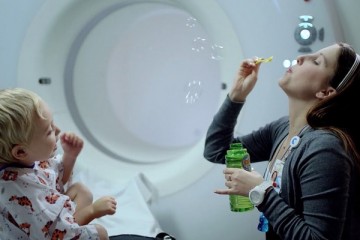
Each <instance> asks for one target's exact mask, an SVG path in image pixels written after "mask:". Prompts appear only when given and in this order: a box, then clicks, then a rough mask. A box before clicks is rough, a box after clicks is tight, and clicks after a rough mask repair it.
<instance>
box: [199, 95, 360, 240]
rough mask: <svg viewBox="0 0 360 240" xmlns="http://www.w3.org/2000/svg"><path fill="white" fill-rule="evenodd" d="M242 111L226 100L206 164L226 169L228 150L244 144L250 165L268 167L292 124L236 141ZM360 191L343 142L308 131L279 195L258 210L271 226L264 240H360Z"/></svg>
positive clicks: (283, 122) (211, 137)
mask: <svg viewBox="0 0 360 240" xmlns="http://www.w3.org/2000/svg"><path fill="white" fill-rule="evenodd" d="M242 106H243V104H242V103H234V102H232V101H231V100H230V99H229V98H228V97H227V98H226V100H225V101H224V103H223V104H222V106H221V108H220V109H219V111H218V112H217V114H216V115H215V117H214V119H213V121H212V123H211V125H210V127H209V129H208V132H207V136H206V141H205V149H204V157H205V158H206V159H207V160H209V161H211V162H214V163H222V164H224V163H225V158H224V156H225V154H226V150H227V149H228V148H229V144H230V143H232V142H241V143H242V144H243V145H244V147H246V148H247V150H248V152H249V154H250V157H251V162H253V163H255V162H260V161H268V160H269V159H271V157H272V156H273V154H274V152H275V150H276V148H277V147H278V145H279V144H280V142H281V141H282V140H283V139H284V138H285V136H286V135H287V133H288V127H289V120H288V117H282V118H280V119H278V120H276V121H274V122H271V123H269V124H267V125H265V126H264V127H262V128H260V129H258V130H257V131H254V132H252V133H251V134H248V135H246V136H242V137H234V136H233V134H234V128H235V125H236V122H237V117H238V115H239V113H240V110H241V108H242ZM359 191H360V188H359V175H358V174H357V171H356V170H355V167H354V162H353V160H352V159H351V158H349V156H348V155H347V154H346V152H345V151H344V148H343V145H342V142H341V140H340V139H339V138H337V137H336V136H335V135H334V134H332V133H331V132H329V131H325V130H314V129H312V128H309V129H308V130H306V131H305V132H304V133H303V134H302V136H301V140H300V144H299V145H298V146H297V147H296V148H294V149H293V150H292V151H291V153H290V155H289V156H288V157H287V159H286V161H285V165H284V169H283V175H282V184H281V191H280V193H279V194H278V193H277V192H276V191H274V190H272V191H270V192H269V193H268V194H267V195H266V198H265V200H264V202H263V203H262V204H261V205H260V206H258V210H259V211H261V212H263V213H264V215H265V216H266V218H267V219H268V220H269V223H270V231H269V232H268V233H267V234H266V235H267V237H266V238H267V239H289V240H290V239H291V240H293V239H296V240H300V239H306V240H309V239H344V240H350V239H360V207H359V205H360V201H359V199H360V197H359V195H360V194H359ZM257 224H258V223H254V229H256V226H257ZM239 239H241V236H239Z"/></svg>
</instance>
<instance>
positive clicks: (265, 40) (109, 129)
mask: <svg viewBox="0 0 360 240" xmlns="http://www.w3.org/2000/svg"><path fill="white" fill-rule="evenodd" d="M5 2H7V1H0V4H1V5H3V6H4V5H5V6H8V7H9V9H14V11H15V9H17V8H18V7H15V6H19V5H16V3H15V2H14V3H13V4H14V5H13V7H12V8H11V6H12V3H8V2H7V3H5ZM19 2H20V0H19ZM335 2H336V1H327V0H323V1H287V0H272V1H260V0H259V1H238V0H217V1H216V0H206V1H205V0H203V1H192V0H107V1H100V0H77V1H73V0H62V1H54V0H37V1H34V2H33V5H31V4H30V3H27V4H25V5H22V6H25V7H27V10H26V9H22V10H21V9H20V10H21V12H22V13H23V14H24V19H28V21H26V22H25V20H24V21H23V23H22V24H23V25H22V26H23V28H22V29H23V32H22V34H18V35H17V36H18V39H19V40H18V45H16V46H15V47H13V48H12V49H13V50H12V51H13V52H10V51H11V48H10V49H9V50H7V51H9V52H10V53H9V54H15V55H16V56H17V57H16V59H15V60H14V61H13V63H14V64H13V65H15V66H16V67H12V68H7V69H2V71H3V72H5V73H6V71H8V72H7V75H6V74H5V75H4V76H13V79H16V80H14V81H13V82H9V83H7V84H5V83H3V84H4V85H2V87H7V86H21V87H25V88H28V89H31V90H33V91H35V92H37V93H39V94H40V95H41V96H42V97H43V98H44V99H45V101H47V102H48V103H49V105H50V106H51V108H52V109H53V112H54V118H55V121H56V123H57V124H58V125H59V127H60V128H61V129H62V130H63V131H74V132H77V133H78V134H80V135H81V136H82V137H83V138H84V140H85V147H84V150H83V152H82V153H81V156H80V157H79V159H78V162H77V164H78V165H77V169H76V170H77V171H78V172H79V174H80V173H84V172H85V173H86V174H87V175H86V176H85V175H83V176H82V177H83V178H82V180H84V181H86V182H88V183H91V185H92V186H94V184H96V181H102V180H103V181H106V182H107V183H109V184H108V185H101V188H102V190H104V189H106V188H113V187H115V188H119V189H120V188H122V186H125V185H126V184H128V183H129V182H130V183H134V182H133V180H134V179H136V180H137V181H138V180H139V179H141V180H142V183H140V186H145V187H147V188H148V190H149V189H150V190H151V191H150V192H151V194H154V195H156V197H154V198H153V200H152V204H151V205H150V206H149V209H150V212H149V214H150V216H152V215H151V214H153V216H154V219H155V221H154V225H155V226H156V227H158V228H160V229H161V230H165V231H167V232H169V233H171V234H173V235H175V236H176V237H177V238H178V239H184V240H193V239H223V238H224V234H225V233H226V235H227V237H226V238H227V239H238V238H239V236H242V237H243V238H244V239H261V238H262V237H263V235H262V234H261V233H259V232H257V231H256V226H255V225H256V221H257V217H258V213H257V211H256V210H254V211H251V212H248V213H240V214H239V213H237V214H234V213H231V212H230V211H229V208H228V199H227V198H224V197H219V196H215V195H214V194H213V193H212V191H213V189H215V188H218V187H222V186H223V176H222V174H221V171H222V168H223V166H218V165H213V164H211V163H209V162H207V161H205V160H204V158H203V157H202V151H203V145H204V137H205V134H206V130H207V127H208V125H209V123H210V121H211V119H212V116H213V114H214V113H215V112H216V110H217V108H218V107H219V105H220V104H221V102H222V100H223V99H224V98H225V96H226V94H227V92H228V87H229V86H230V84H231V82H232V79H233V76H234V74H235V71H236V68H237V66H238V64H239V62H240V60H241V59H242V58H244V57H252V56H263V57H267V56H274V60H273V62H272V63H271V65H270V64H269V65H266V66H263V67H262V72H261V73H260V78H266V79H265V80H266V81H265V80H264V81H259V83H258V87H257V88H256V89H255V91H254V94H253V95H251V97H249V99H248V103H247V105H246V106H245V109H244V111H243V112H244V113H245V114H244V113H242V115H241V116H240V118H241V124H239V126H238V128H237V134H244V133H248V132H250V131H251V130H252V129H256V128H257V127H259V126H261V125H263V124H264V123H266V122H268V121H271V120H273V119H275V118H277V117H278V116H281V115H283V114H285V113H286V110H287V109H286V108H287V106H286V105H285V104H284V102H286V99H285V98H284V96H283V95H282V93H281V92H280V90H279V89H278V87H277V80H278V78H279V77H281V76H282V74H283V72H284V68H283V67H282V64H283V61H285V60H291V59H294V58H295V57H296V55H298V54H300V53H299V52H298V50H299V48H300V45H299V42H297V41H296V39H294V30H295V29H296V27H297V26H298V25H299V21H300V20H301V19H299V16H302V15H311V16H313V17H314V20H313V22H312V23H313V24H314V26H315V27H316V30H315V31H317V32H318V31H320V30H321V29H322V31H323V33H322V34H323V35H322V36H323V37H322V38H319V37H317V38H316V39H314V41H312V42H311V48H312V49H314V50H317V49H318V48H321V47H323V46H326V45H328V44H331V43H333V42H336V41H342V40H347V39H346V38H344V32H345V33H346V32H347V31H348V30H347V29H344V21H345V20H346V19H345V20H344V19H342V18H341V17H339V9H338V6H337V5H336V3H335ZM20 4H24V3H20ZM354 4H355V3H354ZM349 6H350V4H349ZM0 11H1V10H0ZM3 13H4V14H6V13H5V11H4V12H3ZM340 13H341V12H340ZM26 14H27V15H26ZM3 16H5V15H3ZM26 16H27V17H26ZM10 19H11V18H10ZM7 21H9V20H7ZM13 23H14V24H16V23H17V21H15V19H13ZM13 23H8V25H9V24H13ZM17 24H18V25H21V23H17ZM0 27H2V28H1V29H2V30H1V31H8V32H9V31H10V30H8V28H6V29H7V30H4V29H5V27H3V25H0ZM14 28H16V25H15V26H14ZM10 33H11V32H10ZM9 42H10V40H9ZM350 43H351V42H350ZM5 44H7V43H4V44H3V45H1V46H5ZM355 47H357V46H355ZM4 51H6V49H5V48H4ZM3 59H4V58H3ZM3 59H2V60H0V64H2V65H3V66H4V65H5V61H3ZM6 64H8V63H6ZM1 68H2V67H1ZM11 69H14V71H13V72H11ZM269 104H270V105H271V106H277V107H276V108H275V107H274V108H269V107H268V106H269ZM255 168H256V169H257V170H258V171H260V172H261V171H262V169H263V168H264V165H262V164H257V165H255ZM139 176H141V177H140V178H139ZM86 177H88V178H86ZM94 179H96V181H95V182H94ZM127 186H128V185H127ZM136 186H137V187H139V185H136ZM140 188H141V187H140ZM142 196H144V195H142ZM147 200H148V199H146V201H145V202H146V203H148V202H147ZM129 201H130V200H129ZM145 210H146V209H145ZM130 214H131V213H130ZM136 214H139V212H136ZM140 218H141V216H140V217H139V219H140ZM157 224H159V225H157ZM240 225H241V226H242V227H241V228H240V227H239V226H240ZM112 227H113V228H116V226H112ZM249 229H254V230H249ZM130 233H132V232H130ZM114 234H116V232H114Z"/></svg>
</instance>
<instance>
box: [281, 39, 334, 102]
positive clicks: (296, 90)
mask: <svg viewBox="0 0 360 240" xmlns="http://www.w3.org/2000/svg"><path fill="white" fill-rule="evenodd" d="M339 53H340V46H339V45H338V44H334V45H331V46H329V47H326V48H323V49H321V50H319V51H318V52H316V53H312V54H307V55H301V56H299V57H298V58H297V64H296V65H295V66H292V67H290V68H289V69H288V70H287V71H286V73H285V75H284V76H283V78H282V79H280V81H279V85H280V87H281V88H282V89H283V90H284V91H285V93H286V94H287V95H288V96H289V97H291V98H295V99H299V100H302V101H311V100H314V99H316V96H317V94H318V93H319V92H322V91H328V90H329V88H330V85H329V81H330V80H331V79H332V77H333V76H334V75H335V70H336V67H337V59H338V56H339Z"/></svg>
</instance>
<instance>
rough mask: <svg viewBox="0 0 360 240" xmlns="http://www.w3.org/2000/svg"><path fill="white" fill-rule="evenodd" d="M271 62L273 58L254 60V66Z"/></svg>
mask: <svg viewBox="0 0 360 240" xmlns="http://www.w3.org/2000/svg"><path fill="white" fill-rule="evenodd" d="M272 60H273V56H271V57H268V58H257V59H256V60H255V64H259V63H267V62H271V61H272Z"/></svg>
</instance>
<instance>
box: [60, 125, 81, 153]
mask: <svg viewBox="0 0 360 240" xmlns="http://www.w3.org/2000/svg"><path fill="white" fill-rule="evenodd" d="M60 141H61V147H62V148H63V150H64V154H66V155H67V156H69V157H72V158H74V159H76V157H77V156H78V155H79V153H80V151H81V149H82V148H83V146H84V141H83V140H82V139H81V138H80V137H79V136H77V135H75V133H71V132H66V133H63V134H62V135H61V136H60Z"/></svg>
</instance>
